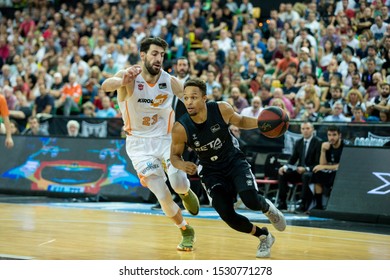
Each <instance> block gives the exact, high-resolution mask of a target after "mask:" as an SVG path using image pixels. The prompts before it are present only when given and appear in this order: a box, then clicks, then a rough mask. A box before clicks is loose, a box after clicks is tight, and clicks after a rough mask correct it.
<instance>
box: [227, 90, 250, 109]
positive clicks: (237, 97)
mask: <svg viewBox="0 0 390 280" xmlns="http://www.w3.org/2000/svg"><path fill="white" fill-rule="evenodd" d="M228 102H229V103H230V105H232V107H233V109H234V110H235V111H236V112H237V113H239V114H240V113H241V111H242V110H243V109H244V108H246V107H248V106H249V104H248V101H247V100H246V99H245V98H244V97H243V96H242V94H241V91H240V89H239V88H238V87H232V88H231V92H230V98H229V99H228Z"/></svg>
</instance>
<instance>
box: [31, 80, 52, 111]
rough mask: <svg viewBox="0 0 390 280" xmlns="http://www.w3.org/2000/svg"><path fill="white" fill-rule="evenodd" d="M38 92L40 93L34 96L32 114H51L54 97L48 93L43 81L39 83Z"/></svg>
mask: <svg viewBox="0 0 390 280" xmlns="http://www.w3.org/2000/svg"><path fill="white" fill-rule="evenodd" d="M39 93H40V95H39V96H37V98H35V102H34V107H33V112H32V114H33V116H36V115H37V114H50V115H51V114H53V112H54V98H53V96H51V95H50V94H49V91H48V90H47V89H46V86H45V84H44V83H42V84H40V85H39Z"/></svg>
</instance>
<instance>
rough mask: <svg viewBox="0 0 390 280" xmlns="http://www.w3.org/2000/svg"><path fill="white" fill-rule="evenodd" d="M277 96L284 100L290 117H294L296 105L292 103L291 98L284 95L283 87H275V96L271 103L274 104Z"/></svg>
mask: <svg viewBox="0 0 390 280" xmlns="http://www.w3.org/2000/svg"><path fill="white" fill-rule="evenodd" d="M277 98H279V99H281V100H282V101H283V103H284V105H285V108H286V109H287V112H288V115H289V117H291V118H294V116H295V112H294V106H293V105H292V103H291V101H290V99H288V98H287V97H286V96H284V94H283V89H281V88H275V90H274V94H273V98H272V99H271V100H270V102H269V105H270V106H273V105H274V100H275V99H277Z"/></svg>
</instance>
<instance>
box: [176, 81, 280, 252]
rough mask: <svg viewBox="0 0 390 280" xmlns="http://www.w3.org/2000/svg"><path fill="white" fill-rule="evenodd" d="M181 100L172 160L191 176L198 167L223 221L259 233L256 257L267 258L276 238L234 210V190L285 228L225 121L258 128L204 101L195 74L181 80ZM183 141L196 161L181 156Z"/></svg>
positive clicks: (227, 108)
mask: <svg viewBox="0 0 390 280" xmlns="http://www.w3.org/2000/svg"><path fill="white" fill-rule="evenodd" d="M183 101H184V104H185V106H186V109H187V113H188V114H185V115H183V116H182V117H181V118H180V119H179V120H178V121H177V122H176V123H175V125H174V127H173V129H172V145H171V157H170V158H171V163H172V165H173V166H174V167H176V168H178V169H180V170H183V171H185V172H186V173H188V174H190V175H193V174H195V173H196V171H197V170H198V171H199V177H200V178H201V180H202V183H203V184H204V185H205V188H206V190H207V192H208V194H209V195H210V197H211V199H212V205H213V207H214V208H215V210H216V211H217V212H218V214H219V215H220V217H221V218H222V220H223V221H225V222H226V223H227V224H228V225H229V226H230V227H231V228H233V229H235V230H237V231H240V232H243V233H248V234H252V235H254V236H256V237H258V238H259V239H260V245H259V247H258V250H257V254H256V256H257V257H259V258H265V257H270V251H271V246H272V244H273V243H274V241H275V237H274V236H273V235H272V234H271V233H270V232H269V231H268V229H267V228H266V227H263V228H259V227H257V226H256V225H254V224H252V223H251V222H250V221H249V220H248V219H247V218H246V217H245V216H242V215H240V214H238V213H236V211H235V210H234V202H235V200H236V198H237V194H238V195H239V196H240V198H241V200H242V202H243V203H244V204H245V205H246V206H247V207H248V208H249V209H251V210H255V211H262V212H263V213H264V214H265V215H266V216H267V217H268V219H269V220H270V221H271V223H272V224H273V226H274V227H275V228H276V229H277V230H279V231H284V230H285V228H286V220H285V218H284V216H283V214H282V213H281V212H280V211H279V210H278V209H276V207H275V206H274V205H273V204H272V202H270V201H269V200H267V199H265V198H264V197H262V196H260V195H259V194H258V191H257V185H256V181H255V177H254V175H253V173H252V172H251V168H250V165H249V163H248V162H247V160H246V158H245V155H244V154H243V153H242V152H241V151H240V149H239V148H238V147H239V144H238V141H237V139H236V138H235V137H234V136H233V135H232V134H231V133H230V131H229V125H230V124H233V125H235V126H237V127H239V128H241V129H253V128H257V126H258V125H257V119H256V118H251V117H245V116H241V115H239V114H237V113H236V112H235V111H234V110H233V108H232V106H231V105H229V104H228V103H226V102H207V97H206V84H205V83H204V82H203V81H202V80H200V79H190V80H188V81H187V82H186V83H185V84H184V97H183ZM206 102H207V103H206ZM186 145H188V146H189V147H190V148H192V149H193V150H194V151H195V152H196V154H197V155H198V157H199V166H197V165H196V164H194V163H193V162H189V161H184V160H183V158H182V154H183V151H184V148H185V146H186Z"/></svg>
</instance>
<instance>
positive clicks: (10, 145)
mask: <svg viewBox="0 0 390 280" xmlns="http://www.w3.org/2000/svg"><path fill="white" fill-rule="evenodd" d="M13 146H14V140H12V138H11V137H7V138H6V139H5V147H6V148H8V149H11V148H13Z"/></svg>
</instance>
